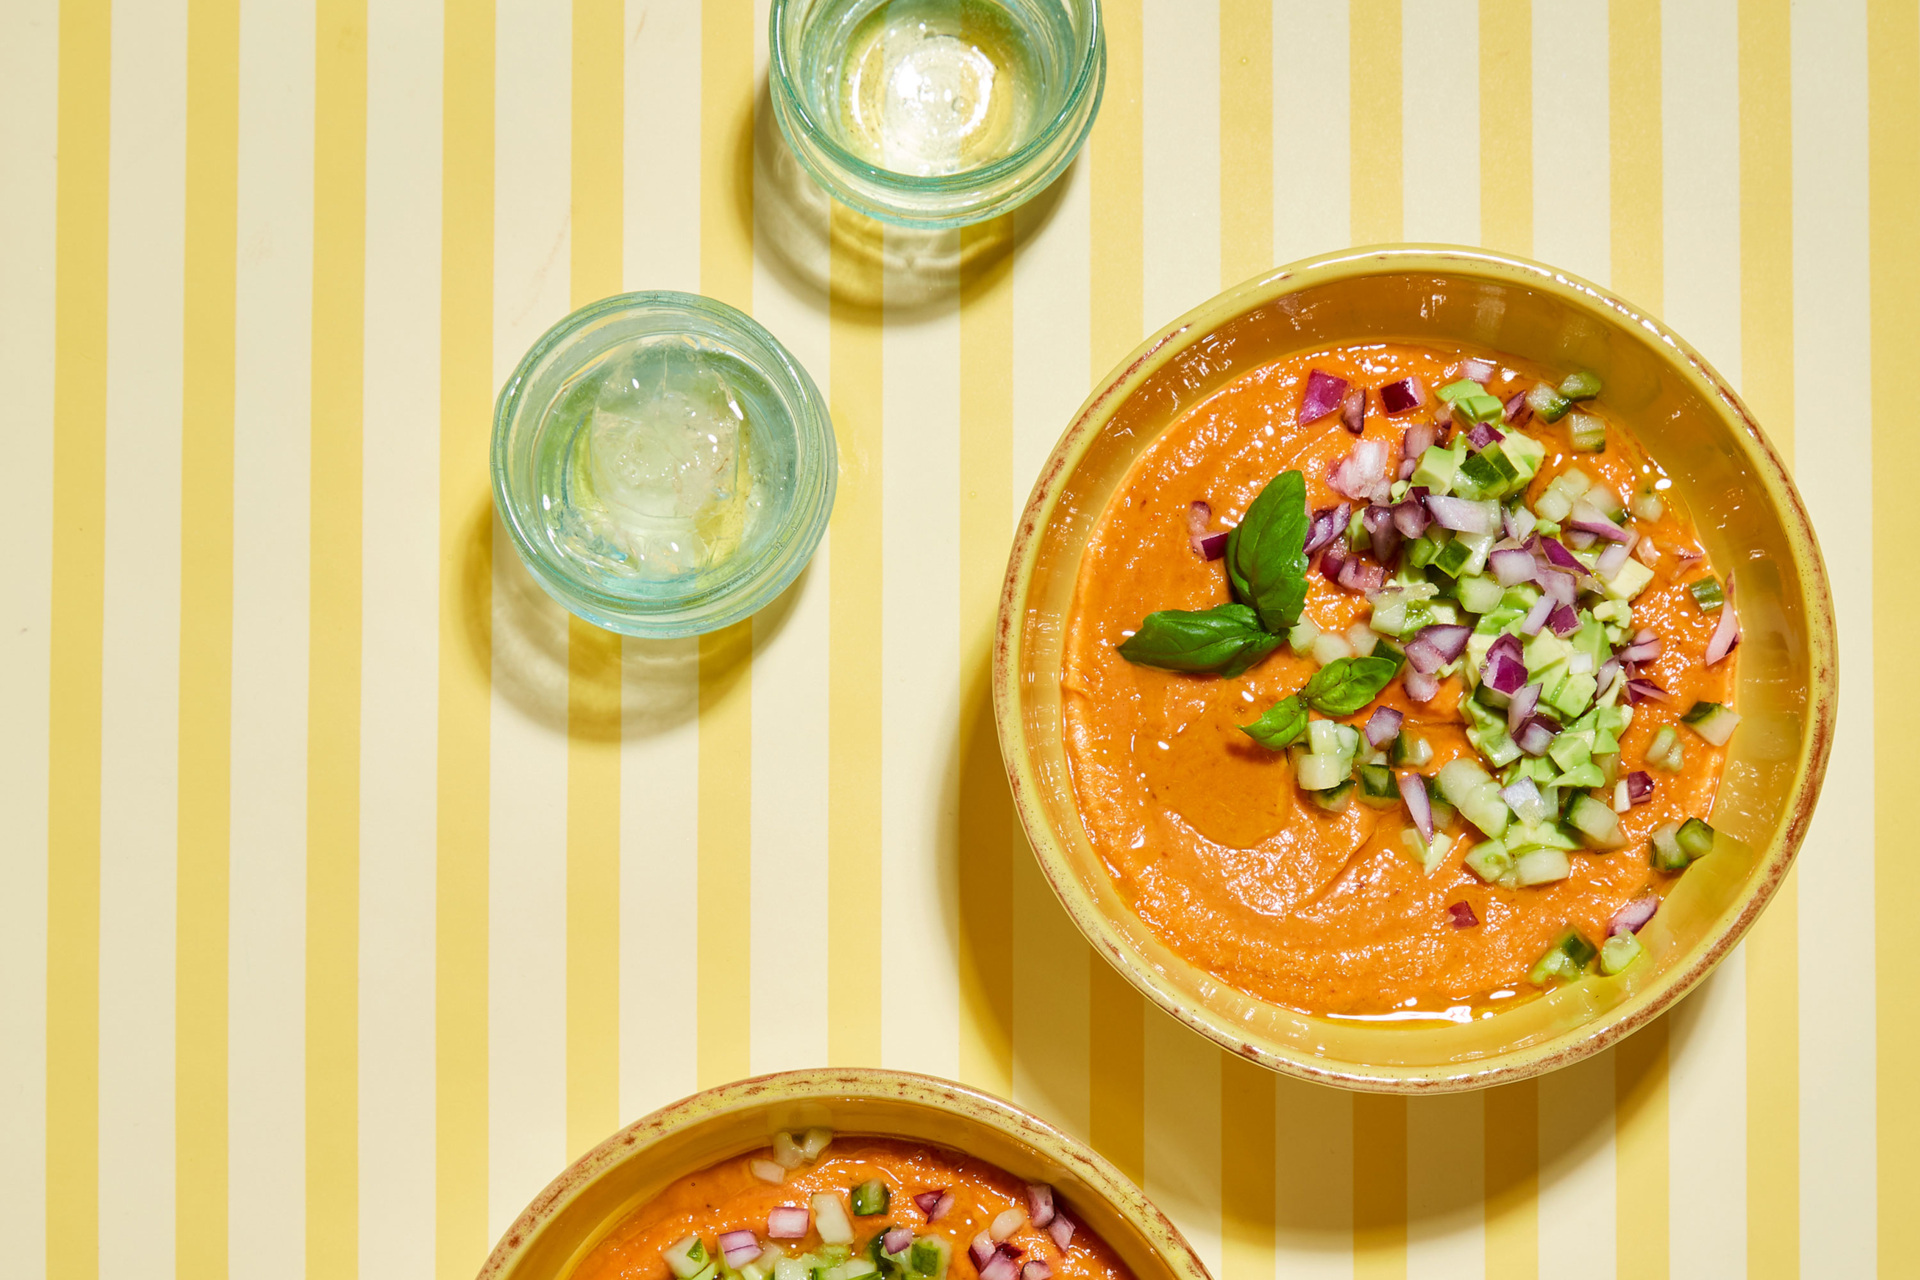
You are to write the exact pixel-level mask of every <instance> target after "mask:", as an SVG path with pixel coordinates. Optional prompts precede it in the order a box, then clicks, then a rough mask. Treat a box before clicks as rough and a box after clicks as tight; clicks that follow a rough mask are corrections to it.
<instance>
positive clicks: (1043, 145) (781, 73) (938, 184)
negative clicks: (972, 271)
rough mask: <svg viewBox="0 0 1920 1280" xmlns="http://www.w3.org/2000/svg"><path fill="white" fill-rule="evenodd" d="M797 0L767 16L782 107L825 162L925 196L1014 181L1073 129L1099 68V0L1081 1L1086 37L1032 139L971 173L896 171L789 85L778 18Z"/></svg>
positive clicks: (780, 0) (777, 0)
mask: <svg viewBox="0 0 1920 1280" xmlns="http://www.w3.org/2000/svg"><path fill="white" fill-rule="evenodd" d="M796 3H799V0H773V5H772V10H771V12H770V14H769V16H768V18H767V47H768V51H769V54H770V61H769V71H768V77H769V80H770V82H771V85H772V87H773V88H774V89H775V91H776V92H778V93H779V94H780V96H782V97H784V98H785V99H786V102H787V105H788V107H789V109H790V111H791V113H792V115H793V116H794V118H795V119H796V120H797V121H798V123H799V124H800V125H801V126H802V127H803V128H804V129H805V131H806V135H807V140H808V141H809V142H810V143H812V144H813V145H814V146H817V147H819V148H820V150H821V152H822V153H823V154H824V156H825V158H826V159H828V160H830V161H832V162H833V164H834V165H835V166H837V167H839V168H841V169H845V170H849V171H852V172H856V173H858V174H860V175H861V176H862V177H865V178H866V179H868V180H869V181H872V182H874V183H876V184H879V185H882V186H887V187H892V188H896V189H899V190H904V191H910V192H914V193H916V194H925V195H946V194H965V193H966V192H968V191H971V190H973V189H974V188H976V187H979V186H982V185H986V184H989V183H992V182H994V181H996V180H998V179H1002V178H1009V177H1017V176H1018V175H1019V174H1020V173H1021V172H1022V171H1023V170H1025V169H1026V168H1027V167H1028V166H1030V165H1032V164H1033V163H1034V162H1035V161H1036V160H1037V159H1040V158H1042V157H1043V156H1044V155H1045V153H1046V152H1047V151H1048V150H1049V149H1050V148H1051V147H1052V146H1053V144H1054V143H1056V142H1057V141H1059V140H1060V138H1061V136H1062V135H1063V134H1065V133H1067V132H1068V131H1069V130H1071V129H1073V128H1076V127H1078V115H1079V109H1080V106H1081V104H1082V102H1083V101H1084V100H1085V98H1086V96H1087V93H1088V90H1089V88H1090V87H1091V86H1092V85H1093V83H1094V79H1095V77H1096V75H1098V74H1099V73H1100V72H1101V70H1102V68H1103V65H1104V62H1103V59H1102V57H1101V49H1102V47H1103V45H1104V44H1105V40H1106V31H1105V24H1104V18H1103V15H1102V13H1101V8H1102V0H1086V4H1087V9H1088V14H1089V17H1090V19H1091V21H1089V22H1088V24H1087V30H1086V35H1085V36H1084V37H1083V38H1082V39H1081V40H1080V41H1079V42H1078V44H1077V45H1076V49H1075V52H1076V55H1077V57H1076V60H1075V67H1074V73H1073V79H1072V84H1071V86H1070V87H1069V88H1068V90H1067V95H1066V97H1065V98H1064V99H1063V100H1062V101H1061V104H1060V109H1059V110H1058V111H1057V112H1055V113H1054V115H1053V118H1052V119H1050V120H1048V121H1047V123H1046V124H1045V125H1044V126H1042V127H1041V128H1040V129H1039V130H1038V131H1036V132H1035V133H1034V135H1033V136H1032V137H1031V138H1029V139H1027V141H1025V142H1023V143H1021V144H1020V145H1019V146H1018V147H1016V148H1014V149H1013V150H1012V151H1009V152H1008V153H1007V154H1006V155H1004V156H1001V157H1000V158H999V159H997V160H990V161H988V162H987V163H986V164H983V165H979V166H976V167H975V168H972V169H962V170H960V171H959V172H958V173H937V174H924V175H922V174H912V173H901V172H900V171H899V170H898V169H887V168H883V167H881V166H879V165H876V164H874V163H873V162H872V161H870V160H866V159H862V158H861V157H860V156H857V155H855V154H853V152H851V151H849V150H847V149H846V148H845V147H843V146H841V145H840V143H839V142H838V141H837V140H836V139H835V138H834V137H833V135H832V134H831V133H830V132H828V131H827V129H826V128H824V127H823V126H822V125H821V123H820V121H818V120H817V119H815V118H814V115H813V112H812V111H811V110H810V109H809V108H808V106H807V101H806V95H804V94H802V93H799V92H797V91H796V90H795V89H794V88H793V87H792V86H793V84H794V77H793V74H792V67H791V65H790V63H789V60H788V56H787V47H786V43H785V41H784V40H782V38H781V36H780V25H781V23H780V20H781V18H782V17H783V16H784V15H785V14H786V12H787V10H788V9H790V8H792V7H793V5H794V4H796Z"/></svg>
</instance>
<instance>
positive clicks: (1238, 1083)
mask: <svg viewBox="0 0 1920 1280" xmlns="http://www.w3.org/2000/svg"><path fill="white" fill-rule="evenodd" d="M1221 25H1222V26H1224V25H1225V23H1224V22H1223V23H1222V24H1221ZM1278 1111H1279V1107H1278V1098H1277V1096H1276V1094H1275V1092H1274V1079H1273V1073H1272V1072H1271V1071H1268V1070H1267V1069H1266V1068H1265V1067H1259V1066H1255V1065H1254V1064H1253V1063H1251V1062H1248V1061H1247V1060H1246V1059H1244V1058H1238V1057H1235V1056H1234V1055H1232V1054H1230V1053H1222V1054H1221V1055H1220V1192H1221V1196H1220V1237H1221V1238H1220V1260H1221V1280H1273V1274H1274V1244H1275V1238H1276V1223H1275V1221H1274V1208H1275V1205H1276V1203H1277V1199H1278V1195H1279V1185H1278V1173H1277V1171H1278V1168H1279V1150H1278V1144H1277V1143H1276V1141H1275V1133H1276V1126H1277V1125H1278V1124H1279V1115H1278Z"/></svg>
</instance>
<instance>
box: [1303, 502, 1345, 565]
mask: <svg viewBox="0 0 1920 1280" xmlns="http://www.w3.org/2000/svg"><path fill="white" fill-rule="evenodd" d="M1352 517H1353V508H1352V507H1350V506H1348V505H1347V504H1346V503H1344V502H1343V503H1341V504H1340V505H1339V506H1337V507H1322V508H1320V509H1319V510H1318V511H1316V512H1314V513H1313V523H1312V524H1311V525H1309V526H1308V528H1307V540H1306V546H1305V547H1304V548H1303V549H1304V550H1305V551H1306V553H1307V554H1308V555H1309V556H1311V555H1312V554H1313V553H1314V552H1316V551H1318V550H1319V549H1320V548H1322V547H1324V546H1326V545H1327V544H1328V543H1329V542H1332V541H1333V540H1334V539H1335V538H1337V537H1339V536H1340V535H1341V534H1343V533H1345V532H1346V531H1347V521H1348V520H1350V519H1352Z"/></svg>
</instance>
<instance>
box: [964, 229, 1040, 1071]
mask: <svg viewBox="0 0 1920 1280" xmlns="http://www.w3.org/2000/svg"><path fill="white" fill-rule="evenodd" d="M1012 237H1013V219H1012V216H1011V215H1009V216H1007V217H1004V218H1001V219H998V220H996V221H994V222H990V223H986V224H984V225H981V226H973V227H966V228H963V229H962V230H961V232H960V261H961V263H962V264H963V266H962V268H961V279H960V663H961V671H962V673H963V676H962V683H963V686H964V688H963V696H964V698H965V701H964V702H962V704H961V705H962V707H963V708H964V710H963V711H962V713H961V715H962V719H961V723H960V744H959V745H960V779H959V786H960V812H959V814H958V815H957V822H958V832H957V835H958V838H959V848H960V859H959V863H960V865H959V876H958V886H957V887H958V891H959V907H960V918H961V927H960V957H959V983H960V1010H961V1013H960V1078H961V1079H962V1080H964V1081H965V1082H967V1083H968V1084H971V1085H975V1086H977V1087H979V1088H982V1089H986V1090H988V1091H989V1092H991V1093H996V1094H999V1095H1000V1096H1002V1097H1011V1096H1012V1094H1013V1036H1012V1027H1013V935H1012V930H1010V929H1009V928H1007V923H1006V922H1007V911H1008V907H1009V905H1010V904H1011V903H1012V902H1013V859H1014V857H1015V856H1016V850H1019V849H1021V845H1020V843H1019V838H1018V836H1017V834H1016V830H1015V819H1014V815H1013V804H1012V800H1011V797H1010V795H1009V794H1008V791H1007V772H1006V769H1005V767H1004V766H1003V765H1002V764H1001V761H1000V741H999V738H998V736H997V735H996V733H995V731H994V724H993V698H992V678H991V677H992V663H993V635H994V624H995V619H996V617H997V615H998V611H999V604H1000V579H1001V576H1002V573H1003V571H1004V568H1005V559H1006V546H1007V531H1008V530H1009V529H1011V528H1012V527H1013V520H1014V511H1013V263H1012V259H1011V258H1010V257H1009V256H1007V255H1006V254H1004V253H998V252H994V251H993V249H994V247H995V246H997V245H999V244H1000V243H1002V242H1004V241H1008V240H1011V239H1012ZM982 250H985V252H982ZM1022 852H1024V851H1022Z"/></svg>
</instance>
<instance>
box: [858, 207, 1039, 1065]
mask: <svg viewBox="0 0 1920 1280" xmlns="http://www.w3.org/2000/svg"><path fill="white" fill-rule="evenodd" d="M991 225H992V226H995V227H999V226H1004V225H1006V224H1004V223H995V224H991ZM962 234H963V233H961V232H959V231H947V232H941V233H938V234H934V235H929V234H928V233H926V232H923V231H913V230H895V229H893V228H889V229H888V230H887V232H886V237H885V241H884V243H885V246H886V250H887V254H888V257H889V259H893V258H894V257H895V255H899V256H900V257H901V258H904V259H905V260H906V261H907V262H913V261H914V260H915V259H916V258H917V259H918V260H919V261H921V262H923V263H926V264H928V265H926V266H922V267H919V268H917V269H916V268H914V267H904V268H901V269H896V270H895V271H893V272H890V273H889V278H888V281H887V290H888V292H887V302H888V304H889V307H890V309H891V310H897V311H899V312H901V313H903V314H901V316H900V318H899V319H898V320H893V321H891V322H889V323H888V324H887V325H886V328H885V330H884V332H883V333H882V335H881V360H882V364H883V371H882V376H881V380H880V404H881V417H882V420H883V422H884V424H885V425H886V427H887V428H888V435H889V437H890V438H891V439H893V440H907V441H912V442H913V447H911V448H904V449H900V448H896V449H888V450H886V451H885V452H884V453H883V454H882V456H881V475H880V483H881V488H882V493H883V496H882V499H881V504H880V507H881V528H882V535H881V540H882V542H883V543H884V544H885V546H886V553H885V554H884V555H883V556H882V557H881V561H880V575H881V576H880V581H881V592H882V598H883V602H884V608H885V619H886V620H885V622H884V623H883V624H882V627H881V632H880V636H879V645H878V646H877V649H878V653H879V658H880V669H879V673H878V674H879V679H880V682H881V693H880V741H881V758H882V760H883V761H884V763H883V764H882V766H881V791H880V850H881V852H880V943H881V947H882V950H883V953H884V955H885V956H886V963H885V965H884V966H883V968H882V970H881V974H880V1021H881V1030H880V1042H879V1048H880V1060H881V1061H882V1062H884V1063H885V1064H886V1065H887V1066H889V1067H900V1068H904V1069H906V1070H910V1071H926V1072H930V1073H932V1074H934V1075H943V1076H952V1075H956V1074H957V1073H958V1072H959V1070H960V998H959V987H958V984H957V983H956V981H955V975H954V972H953V960H952V957H953V951H952V949H951V946H950V944H949V943H948V941H947V936H946V930H947V924H946V915H947V910H948V907H947V903H948V902H949V901H951V899H950V898H949V896H948V895H949V894H950V893H951V892H952V884H953V883H954V880H955V877H954V875H953V874H952V873H953V868H954V866H955V864H956V861H957V859H958V858H960V857H964V856H966V854H967V852H968V851H966V850H959V849H956V848H955V847H954V834H955V826H954V822H953V804H954V801H955V799H956V798H957V794H958V788H959V781H960V770H959V760H958V758H957V757H956V754H955V750H954V748H955V744H956V743H958V741H959V717H960V715H961V709H960V697H961V688H962V686H963V684H964V681H963V680H962V679H961V678H959V673H960V672H961V671H962V669H963V668H962V663H961V652H962V651H961V642H960V631H961V615H960V603H961V602H960V597H959V593H958V592H956V591H954V590H953V581H954V578H955V576H956V572H957V570H958V568H959V563H960V556H961V546H960V528H961V521H960V505H961V501H962V492H961V491H962V488H963V486H968V485H970V484H974V483H977V481H976V480H975V478H974V477H972V476H967V475H963V474H962V471H961V459H962V457H963V450H962V447H961V433H962V431H963V430H969V429H971V428H973V427H974V426H975V425H976V424H974V423H970V422H966V421H964V419H963V413H962V405H963V404H972V403H974V400H973V398H972V396H970V395H969V393H971V392H974V391H976V390H977V389H978V384H977V382H974V383H972V384H971V385H969V386H968V387H967V388H966V390H965V391H963V390H962V380H963V378H965V379H977V380H983V381H988V382H990V383H991V385H992V386H993V388H994V390H995V391H996V392H997V393H998V398H1000V399H1002V400H1004V399H1005V398H1006V393H1007V379H1006V372H1005V370H1004V369H1001V370H998V371H994V370H992V369H991V367H990V364H989V366H988V367H985V368H983V367H981V363H980V362H981V353H979V352H976V351H967V352H965V353H964V354H963V351H962V345H961V327H962V323H963V322H962V320H961V313H960V306H961V301H960V282H959V279H958V273H956V272H954V271H953V270H951V269H950V268H947V267H946V266H945V264H946V263H948V262H951V261H952V260H953V259H954V257H955V256H956V255H957V254H958V253H959V251H960V247H961V243H962V241H961V237H962ZM965 234H966V235H967V236H968V237H970V238H971V237H973V236H975V235H977V234H979V232H978V231H968V232H966V233H965ZM933 263H940V264H941V268H940V269H937V270H936V269H934V268H933V266H932V264H933ZM995 355H998V356H1000V358H1001V359H1002V360H1004V358H1005V353H1004V352H999V351H996V352H992V353H990V354H988V356H987V360H988V361H989V362H994V363H997V361H993V356H995ZM963 362H964V363H963ZM996 426H997V427H998V430H997V431H995V433H994V434H995V436H996V438H997V439H998V440H999V441H1001V442H1002V449H1001V451H1002V453H1003V454H1004V453H1005V452H1006V449H1005V444H1004V442H1005V439H1006V435H1007V427H1006V424H1005V423H1004V422H1002V423H998V424H996ZM994 479H995V480H998V479H1000V477H999V476H998V475H997V474H996V475H995V476H994ZM992 490H993V492H992V493H991V495H990V496H993V497H1000V496H1001V495H1003V494H1004V493H1005V492H1006V486H1005V485H1004V484H996V485H993V486H992Z"/></svg>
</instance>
